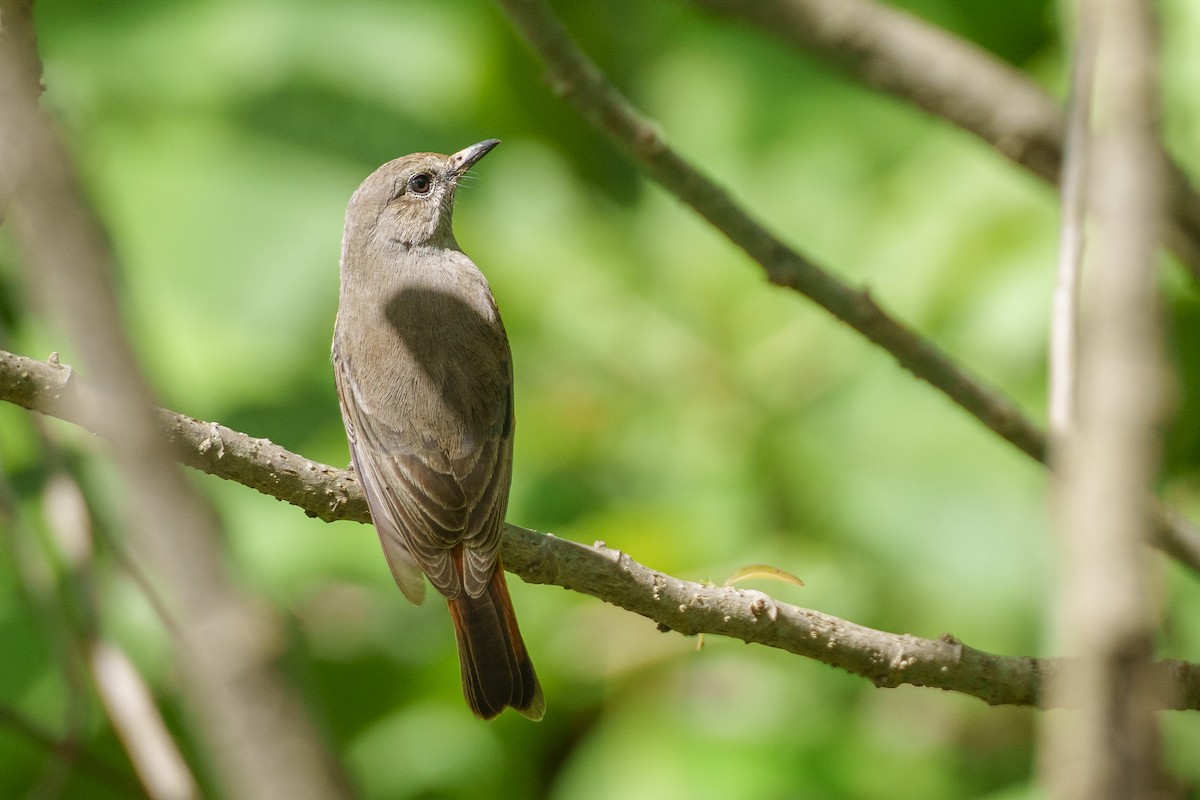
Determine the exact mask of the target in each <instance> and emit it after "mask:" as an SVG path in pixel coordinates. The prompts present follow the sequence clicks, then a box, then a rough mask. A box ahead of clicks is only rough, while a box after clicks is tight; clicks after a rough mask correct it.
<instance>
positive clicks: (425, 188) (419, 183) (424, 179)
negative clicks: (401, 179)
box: [408, 172, 433, 194]
mask: <svg viewBox="0 0 1200 800" xmlns="http://www.w3.org/2000/svg"><path fill="white" fill-rule="evenodd" d="M432 187H433V179H432V178H430V177H429V176H428V175H427V174H425V173H424V172H421V173H418V174H416V175H413V176H412V177H411V178H409V179H408V188H409V191H411V192H414V193H416V194H428V192H429V190H430V188H432Z"/></svg>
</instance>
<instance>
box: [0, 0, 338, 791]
mask: <svg viewBox="0 0 1200 800" xmlns="http://www.w3.org/2000/svg"><path fill="white" fill-rule="evenodd" d="M11 5H12V3H6V4H5V6H4V7H0V21H2V23H3V24H4V25H5V26H10V25H20V24H21V23H22V22H24V23H26V24H27V23H28V20H27V19H24V18H23V17H22V16H21V15H20V14H16V15H11V16H10V15H9V14H8V13H7V8H8V6H11ZM23 36H27V37H28V38H29V39H30V40H32V36H33V34H32V30H31V29H30V30H27V31H25V33H24V34H18V35H17V36H16V39H17V40H18V41H20V40H22V37H23ZM22 54H23V51H22V50H21V49H20V48H6V47H0V201H7V202H9V203H10V205H9V207H8V209H6V211H7V221H8V224H9V225H10V229H11V231H12V233H13V238H14V241H15V242H16V243H17V245H18V251H19V252H20V254H21V256H22V262H23V266H24V267H25V275H26V276H27V278H28V282H29V287H30V294H31V296H33V297H34V298H35V301H37V302H40V303H41V307H42V308H44V309H46V310H47V311H48V312H49V314H50V315H51V317H52V318H53V319H54V320H55V321H57V322H58V323H59V324H60V325H61V326H62V328H63V329H65V330H66V331H67V333H68V335H69V337H70V338H71V340H72V341H73V343H74V344H75V346H76V347H77V349H78V351H79V353H80V356H81V358H82V359H83V360H84V361H85V362H86V363H88V364H89V365H90V366H91V368H92V369H93V370H94V371H95V375H96V378H95V380H96V386H97V391H96V392H95V393H94V395H93V398H92V399H93V401H94V402H91V403H89V404H88V405H86V406H79V405H77V406H75V410H76V411H78V412H79V413H81V414H83V415H84V418H85V419H86V421H87V424H88V425H89V427H92V429H94V430H96V431H97V432H99V433H101V434H102V435H103V436H105V437H106V438H107V439H109V441H110V443H111V445H112V447H111V455H112V461H113V464H114V466H115V471H116V474H117V475H118V476H119V478H120V480H121V482H122V488H123V490H124V491H123V498H122V499H123V500H124V501H125V502H124V503H123V509H122V510H123V511H124V512H125V513H124V519H123V522H124V523H125V525H124V526H123V528H124V533H125V535H126V536H127V537H128V541H129V542H130V550H131V552H132V553H133V555H134V556H135V558H137V559H139V560H140V561H141V563H142V564H143V565H144V567H145V572H146V574H148V575H150V576H151V577H152V579H153V580H155V581H156V582H157V585H158V586H159V587H160V588H161V592H160V594H161V596H162V598H163V600H164V604H165V605H166V606H167V607H168V612H169V614H170V615H171V618H172V620H173V621H174V622H175V623H176V624H175V626H174V628H173V631H172V632H173V633H174V634H175V635H176V644H177V645H178V648H177V652H176V654H175V655H176V658H177V661H176V663H177V666H178V669H179V676H180V678H181V686H182V690H183V692H182V694H183V698H184V700H185V701H186V703H187V705H188V710H189V712H190V715H189V717H188V721H189V722H191V723H192V724H193V725H194V727H195V730H196V731H197V733H198V734H199V735H200V739H201V741H202V742H203V743H204V744H206V745H207V754H208V755H209V756H211V757H212V765H213V767H214V770H215V775H216V776H217V778H218V780H219V781H221V782H222V784H223V787H224V790H225V793H226V794H227V795H228V796H229V797H231V798H255V800H259V799H260V798H262V799H265V798H283V797H286V798H289V800H295V799H296V798H321V799H322V800H326V799H327V798H339V797H348V796H349V791H348V790H347V789H346V787H345V786H344V780H343V779H342V777H341V773H340V769H339V768H338V766H337V765H336V764H335V763H334V762H333V759H332V758H331V757H330V756H329V752H328V749H327V748H326V747H325V745H324V742H323V741H322V740H321V737H320V735H319V732H318V731H317V730H316V728H315V727H314V726H313V725H312V723H311V721H310V720H309V719H308V717H307V711H306V709H305V708H304V707H303V704H302V702H301V700H300V698H299V696H298V695H297V694H296V692H295V691H294V690H293V689H292V687H291V686H290V685H289V684H288V682H287V679H286V678H285V676H284V674H283V673H282V671H281V670H279V668H278V665H277V663H276V659H277V657H278V643H279V641H280V639H281V637H280V635H279V630H280V629H279V622H278V620H277V619H275V618H273V617H271V616H270V615H269V614H267V613H265V612H264V611H263V610H262V609H261V608H260V607H259V606H257V605H256V604H255V603H253V601H252V600H251V598H249V597H248V596H247V595H245V594H244V593H243V592H241V591H240V590H239V589H238V588H237V587H236V586H235V585H234V583H233V582H232V581H231V580H230V579H229V578H228V576H227V574H226V572H225V569H224V564H223V561H222V558H221V551H220V542H221V537H220V531H219V527H218V525H217V522H216V520H215V518H214V516H213V515H212V514H211V509H210V508H209V507H208V506H207V505H206V504H205V503H204V502H203V500H202V499H201V498H199V497H198V496H196V494H195V492H194V490H193V488H192V487H191V486H190V485H189V484H188V482H187V480H186V479H185V476H184V475H183V474H182V471H181V470H180V469H178V467H177V466H176V464H175V463H174V461H175V460H176V459H175V457H174V454H173V452H172V450H171V448H170V447H169V445H168V444H167V442H165V441H164V438H163V436H162V435H161V431H160V427H159V424H158V420H157V419H156V418H155V417H154V416H153V403H152V393H151V391H150V388H149V386H148V384H147V383H146V381H145V378H144V376H143V375H142V372H141V369H140V368H139V366H138V364H137V361H136V359H135V357H134V355H133V352H132V349H131V347H130V346H129V343H128V341H127V340H126V339H125V337H124V334H123V331H122V329H121V323H120V314H119V311H118V303H117V300H116V296H115V294H114V292H113V290H112V285H111V281H110V276H111V266H112V262H113V259H112V254H111V252H110V251H109V248H108V245H107V239H106V235H105V232H104V230H103V229H102V227H101V225H100V224H99V221H98V220H97V219H96V218H95V217H94V216H93V215H92V214H91V213H90V211H89V210H88V208H87V206H86V205H85V203H84V201H83V199H82V192H81V189H80V186H79V184H78V181H77V179H76V176H75V174H74V172H73V170H72V168H71V164H70V162H69V159H68V157H67V155H66V152H65V148H64V147H63V144H62V142H61V140H60V139H59V137H58V135H57V132H56V131H55V130H54V129H53V128H52V127H51V125H50V124H49V123H48V122H47V121H46V120H45V119H44V118H43V117H42V115H41V114H40V113H39V111H38V109H37V97H36V96H37V88H38V87H37V85H36V83H35V82H34V77H35V75H34V73H35V70H34V69H33V68H32V65H31V64H29V63H27V60H26V61H21V60H20V58H19V57H20V56H21V55H22ZM24 54H25V55H28V54H27V53H24ZM168 531H169V532H170V535H169V536H167V535H166V532H168ZM184 788H185V790H186V788H187V787H184Z"/></svg>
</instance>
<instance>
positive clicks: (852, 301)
mask: <svg viewBox="0 0 1200 800" xmlns="http://www.w3.org/2000/svg"><path fill="white" fill-rule="evenodd" d="M497 2H498V4H499V5H500V6H501V7H502V8H503V9H504V11H505V13H506V14H508V16H509V18H510V20H511V21H512V23H513V25H514V26H515V27H516V28H517V30H518V31H519V32H520V33H521V35H522V36H524V38H525V40H526V42H527V43H528V44H529V46H530V47H531V48H532V49H533V51H534V52H535V53H536V54H537V56H538V57H539V58H540V59H541V60H542V61H543V62H544V64H545V66H546V69H547V73H548V80H549V82H550V85H551V87H553V89H554V90H555V91H556V92H558V93H559V94H560V95H562V96H563V97H564V98H565V99H566V101H567V102H569V103H570V104H571V105H572V106H574V108H575V110H576V111H578V112H579V113H580V114H581V115H582V116H583V117H584V118H585V119H586V120H588V121H589V122H590V123H591V124H592V125H593V126H595V127H596V128H597V129H598V130H599V131H600V132H602V133H604V134H606V135H607V136H608V137H609V138H610V139H612V140H613V142H614V143H615V144H617V145H618V147H620V149H621V150H622V151H624V152H625V153H626V154H627V155H628V156H629V158H630V159H631V160H632V161H633V162H634V163H635V164H637V165H638V166H640V167H641V168H642V170H644V171H645V172H646V174H647V175H649V176H650V177H651V178H653V179H654V180H655V181H657V182H658V183H659V184H661V185H662V186H663V187H664V188H666V189H667V190H668V191H670V192H671V193H672V194H674V195H675V196H676V197H678V198H679V199H680V200H681V201H683V202H684V203H687V204H688V205H690V206H691V207H692V208H693V209H694V210H695V211H696V212H697V213H698V214H700V216H702V217H703V218H704V219H706V220H708V222H710V223H711V224H712V225H713V227H715V228H716V229H717V230H719V231H720V232H721V233H723V234H724V235H725V236H726V237H727V238H728V239H729V240H730V241H731V242H733V243H734V244H736V245H737V246H738V247H740V248H742V250H744V251H745V252H746V254H747V255H749V256H750V257H751V258H752V259H754V260H755V261H757V262H758V263H759V265H761V266H762V268H763V269H764V270H765V271H766V274H767V278H768V279H769V280H770V281H771V282H772V283H775V284H778V285H780V286H785V287H787V288H789V289H793V290H795V291H798V292H800V293H801V294H804V295H805V296H807V297H808V298H809V299H811V300H812V301H814V302H815V303H817V304H818V305H819V306H821V307H822V308H824V309H825V310H827V311H828V312H829V313H831V314H833V315H834V316H835V317H837V318H838V319H840V320H841V321H843V322H845V323H846V324H847V325H849V326H850V327H852V328H853V329H855V330H856V331H858V332H859V333H861V334H862V335H863V336H865V337H866V338H867V339H868V340H869V341H871V342H873V343H875V344H877V345H879V346H880V347H882V348H883V349H885V350H887V351H888V352H889V353H891V354H892V356H893V357H894V358H895V359H896V361H897V362H899V364H900V365H901V366H902V367H904V368H905V369H907V370H909V371H910V372H912V374H913V375H915V376H917V377H918V378H920V379H922V380H924V381H926V382H927V383H929V384H930V385H931V386H933V387H934V388H935V389H938V390H939V391H941V392H942V393H943V394H945V395H946V396H947V397H949V398H950V399H951V400H953V401H954V402H955V403H957V404H958V405H959V406H961V407H962V408H963V409H964V410H966V411H967V412H968V413H970V414H971V415H972V416H974V417H975V418H976V419H978V420H979V421H980V422H982V423H983V424H984V425H986V426H987V427H988V428H989V429H990V430H991V431H993V432H994V433H996V434H998V435H999V436H1001V437H1002V438H1004V439H1005V440H1006V441H1008V442H1010V443H1011V444H1013V445H1015V446H1016V447H1017V448H1018V449H1020V450H1021V452H1023V453H1025V454H1027V455H1029V456H1030V457H1031V458H1034V459H1036V460H1037V461H1040V462H1042V463H1045V460H1046V434H1045V432H1044V431H1042V430H1041V429H1040V428H1039V427H1038V426H1037V425H1035V424H1034V423H1033V422H1031V421H1030V420H1029V419H1028V418H1027V417H1026V416H1025V415H1024V414H1023V413H1022V412H1021V410H1020V409H1019V408H1017V406H1016V405H1015V404H1014V403H1013V402H1012V401H1011V400H1009V399H1008V398H1007V397H1005V396H1004V395H1002V394H1000V393H999V392H997V391H996V390H995V389H993V388H991V387H989V386H986V385H984V384H983V383H981V382H980V381H979V380H977V379H976V378H975V377H973V376H972V375H970V374H969V373H967V372H966V371H965V370H963V369H962V368H961V367H959V366H958V364H956V363H955V362H954V361H953V360H952V359H951V358H950V357H949V356H947V355H946V354H945V353H944V352H942V351H941V349H939V348H938V347H937V345H935V344H933V343H932V342H930V341H929V340H928V339H925V338H923V337H921V336H920V335H918V334H917V333H915V332H913V331H912V330H910V329H909V328H907V327H906V326H905V325H904V324H903V323H901V322H899V321H898V320H896V319H895V318H894V317H892V316H890V315H889V314H888V313H887V312H885V311H884V310H883V309H882V308H880V306H879V305H878V304H877V303H876V302H875V300H874V299H873V298H872V297H871V295H870V293H869V292H867V291H866V290H862V289H855V288H852V287H850V286H848V285H846V284H845V283H843V282H842V281H840V280H839V279H838V278H836V277H834V276H833V275H831V274H830V273H828V272H826V271H825V270H824V269H822V268H821V267H819V266H817V265H816V264H815V263H814V262H812V261H811V260H809V259H808V258H806V257H805V256H803V255H801V254H800V253H799V252H797V251H796V250H794V249H792V248H790V247H788V246H787V245H786V244H784V243H783V242H782V241H780V240H779V239H778V238H777V237H776V236H775V235H774V234H772V233H771V232H770V231H768V230H767V229H766V228H764V227H763V226H762V225H761V224H759V222H758V221H757V220H755V219H754V218H752V217H751V216H750V215H749V214H748V213H747V212H746V211H744V210H743V209H742V208H741V207H740V206H738V205H737V204H736V203H734V201H733V200H732V199H731V198H730V197H729V195H728V194H727V193H726V192H725V191H724V189H722V188H721V187H720V186H718V185H717V184H716V183H714V182H713V181H712V180H711V179H710V178H708V177H707V176H705V175H704V174H702V173H701V172H699V171H698V170H696V169H695V168H693V167H692V166H691V165H690V164H688V163H687V162H686V161H684V160H683V158H682V157H681V156H679V154H677V153H676V152H675V151H674V150H672V149H671V148H670V147H669V146H668V145H667V143H666V141H665V140H664V138H663V136H662V134H661V133H660V132H659V131H658V129H657V128H656V127H655V126H654V124H653V123H652V122H651V121H650V120H648V119H646V118H645V117H643V116H642V115H641V114H640V113H639V112H638V111H637V109H635V108H634V107H633V105H632V104H631V103H630V102H629V101H628V100H627V99H626V98H625V97H624V96H623V95H621V93H620V92H619V91H618V90H617V89H616V87H614V86H613V85H612V84H611V83H610V82H609V81H608V79H607V78H606V77H605V76H604V74H603V73H602V72H601V71H600V69H599V68H598V67H597V66H596V65H595V64H593V63H592V62H591V61H590V60H589V59H588V58H587V56H585V55H584V54H583V53H582V52H581V51H580V49H579V47H578V46H577V45H576V44H575V42H574V41H572V40H571V37H570V34H568V33H567V31H566V29H565V28H564V27H563V26H562V23H561V22H559V20H558V19H557V18H556V17H555V16H554V14H553V13H552V12H551V11H550V9H549V7H548V6H547V5H546V4H545V2H543V0H497ZM1154 514H1155V522H1156V524H1155V536H1154V539H1153V542H1154V544H1155V545H1156V546H1158V547H1160V548H1161V549H1162V550H1164V551H1165V552H1167V553H1168V554H1170V555H1172V556H1173V557H1175V558H1177V559H1179V560H1180V561H1182V562H1183V563H1185V564H1187V565H1188V566H1190V567H1191V568H1192V569H1193V570H1197V571H1200V532H1198V531H1197V530H1196V529H1195V528H1194V527H1193V526H1192V525H1191V524H1190V523H1188V522H1187V521H1186V520H1184V519H1183V518H1182V517H1181V516H1179V515H1178V514H1176V513H1174V512H1172V511H1170V510H1169V509H1166V508H1163V507H1161V506H1157V505H1156V506H1155V509H1154Z"/></svg>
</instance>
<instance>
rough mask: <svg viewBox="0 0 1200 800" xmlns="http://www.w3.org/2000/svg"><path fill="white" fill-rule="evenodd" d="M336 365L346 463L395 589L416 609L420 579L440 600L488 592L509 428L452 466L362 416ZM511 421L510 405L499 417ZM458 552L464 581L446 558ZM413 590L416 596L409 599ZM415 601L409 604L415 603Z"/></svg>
mask: <svg viewBox="0 0 1200 800" xmlns="http://www.w3.org/2000/svg"><path fill="white" fill-rule="evenodd" d="M349 370H350V365H349V362H348V361H347V360H346V359H344V358H343V359H341V363H339V364H338V365H337V368H336V370H335V372H336V375H337V386H338V397H339V400H340V401H341V406H342V415H343V419H344V421H345V423H346V432H347V437H348V439H349V441H350V451H351V458H352V459H353V462H354V466H355V469H356V470H357V472H358V474H359V476H360V479H361V480H362V482H363V488H364V490H365V493H366V496H367V503H368V505H369V506H370V508H371V516H372V518H373V519H374V522H375V527H376V530H377V531H378V533H379V538H380V541H381V542H382V544H383V549H384V553H385V554H386V556H387V559H388V564H389V566H391V569H392V574H393V576H394V577H395V578H396V583H397V585H399V587H400V589H401V591H403V592H404V594H405V596H406V597H408V598H409V599H410V600H412V601H413V602H420V600H421V599H422V597H423V595H424V584H423V583H422V582H421V580H420V574H419V573H415V574H414V570H419V571H421V572H424V573H425V574H426V575H428V576H429V580H430V582H431V583H433V585H434V586H435V587H436V588H437V589H438V591H440V592H441V593H442V594H444V595H447V596H451V597H452V596H454V595H456V594H457V593H458V591H459V590H460V588H465V589H466V591H467V593H468V594H469V595H470V596H472V597H477V596H479V595H480V594H481V593H482V592H484V591H485V590H486V589H487V586H488V583H489V581H490V580H491V576H492V571H493V570H494V569H495V566H496V560H497V556H498V553H499V549H500V535H501V532H502V531H503V528H504V512H505V507H506V506H507V501H508V486H509V481H510V479H511V452H512V425H511V422H506V423H504V424H502V425H501V426H500V429H499V430H498V431H497V433H496V435H494V436H489V437H486V438H483V439H482V440H479V441H476V442H475V443H474V447H473V448H472V450H471V452H469V453H467V454H466V455H461V456H459V457H457V458H450V457H449V456H448V455H447V454H446V453H445V452H444V451H443V450H442V449H440V448H439V447H438V446H437V443H436V442H434V443H430V442H423V441H420V440H415V439H416V437H414V436H413V435H412V434H409V433H407V432H406V431H400V430H397V429H395V428H393V427H392V426H389V425H387V424H384V423H381V422H380V421H379V420H378V419H377V418H376V417H374V416H373V415H371V414H370V413H368V412H367V411H366V410H365V409H364V407H363V403H362V402H361V399H360V398H359V396H358V394H357V392H356V391H355V390H354V382H353V381H352V380H350V375H349ZM505 413H507V414H509V415H511V413H512V411H511V403H510V404H509V405H508V408H506V409H505ZM460 543H461V544H463V545H464V547H463V550H464V552H465V558H464V559H463V561H462V564H463V574H462V575H460V574H459V573H458V571H457V570H455V565H454V561H453V559H452V558H451V554H450V551H451V550H452V549H453V548H454V547H455V546H456V545H458V544H460ZM414 584H416V585H419V586H420V589H419V590H417V591H414ZM414 595H415V597H414Z"/></svg>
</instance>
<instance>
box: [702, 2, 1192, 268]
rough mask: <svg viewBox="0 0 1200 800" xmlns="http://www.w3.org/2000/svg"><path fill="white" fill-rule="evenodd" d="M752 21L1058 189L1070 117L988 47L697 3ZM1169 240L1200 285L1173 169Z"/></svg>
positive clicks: (772, 9)
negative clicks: (953, 127)
mask: <svg viewBox="0 0 1200 800" xmlns="http://www.w3.org/2000/svg"><path fill="white" fill-rule="evenodd" d="M692 2H693V3H694V4H695V5H697V6H701V7H704V8H708V9H711V10H713V11H717V12H719V13H721V14H724V15H726V16H728V17H732V18H737V19H741V20H744V21H746V22H749V23H751V24H753V25H755V26H756V27H758V28H760V29H762V30H764V31H766V32H767V33H768V34H770V35H771V36H775V37H778V38H781V39H783V40H784V41H787V42H789V43H790V44H792V45H795V46H796V47H798V48H800V49H801V50H803V51H804V52H806V53H811V54H813V55H815V56H817V57H819V58H822V59H824V60H825V61H827V62H828V63H830V64H832V65H834V66H836V67H838V68H839V69H841V70H843V71H844V72H845V73H847V74H848V75H850V76H852V77H853V78H854V79H855V80H857V81H860V82H861V83H863V84H864V85H865V86H869V87H871V88H873V89H876V90H878V91H880V92H884V93H886V94H890V95H893V96H895V97H898V98H900V99H902V100H904V101H905V102H908V103H912V104H913V105H916V106H918V107H919V108H922V109H924V110H926V111H928V112H929V113H931V114H934V115H936V116H938V117H941V118H942V119H945V120H948V121H949V122H952V123H953V124H955V125H957V126H959V127H960V128H962V129H963V130H965V131H968V132H970V133H972V134H974V135H976V136H978V137H979V138H980V139H982V140H983V141H985V142H987V143H988V144H990V145H991V146H992V147H994V148H995V149H996V150H997V152H999V153H1000V154H1002V155H1004V156H1005V157H1006V158H1008V159H1010V160H1011V161H1013V163H1015V164H1019V165H1020V166H1022V167H1025V168H1027V169H1028V170H1029V171H1030V172H1032V173H1033V174H1034V175H1037V176H1038V177H1040V178H1042V179H1043V180H1045V181H1047V182H1049V183H1051V184H1057V183H1059V180H1060V178H1059V174H1060V170H1061V169H1062V167H1063V153H1064V145H1063V131H1064V129H1065V127H1066V126H1065V124H1064V114H1063V112H1062V109H1060V108H1059V106H1058V104H1057V103H1056V102H1055V100H1054V99H1053V98H1052V97H1051V96H1050V95H1049V94H1047V93H1046V91H1045V90H1043V89H1042V88H1041V87H1039V86H1037V85H1036V84H1035V83H1034V82H1033V81H1031V80H1030V79H1029V78H1028V77H1027V76H1025V75H1024V74H1022V73H1021V72H1020V71H1018V70H1016V69H1014V68H1013V67H1011V66H1010V65H1008V64H1007V63H1005V62H1003V61H1001V60H1000V59H999V58H997V57H995V56H994V55H992V54H991V53H988V52H987V51H986V50H984V49H983V48H981V47H979V46H978V45H975V44H974V43H972V42H969V41H966V40H965V39H961V38H959V37H957V36H955V35H953V34H951V33H949V32H948V31H944V30H942V29H941V28H938V27H936V26H934V25H931V24H929V23H927V22H924V21H923V20H921V19H919V18H917V17H915V16H913V15H911V14H909V13H906V12H904V11H901V10H899V9H895V8H891V7H890V6H887V5H884V4H882V3H878V2H874V0H692ZM1164 179H1165V180H1166V181H1167V186H1168V187H1169V192H1168V194H1169V197H1168V200H1169V202H1168V206H1167V212H1168V213H1167V214H1166V215H1165V217H1164V222H1163V228H1164V231H1163V235H1164V237H1165V239H1166V243H1167V246H1168V247H1170V248H1171V250H1172V251H1173V252H1174V253H1175V255H1177V256H1178V257H1179V259H1180V261H1182V262H1183V263H1184V264H1185V265H1186V266H1187V267H1188V269H1189V270H1191V272H1192V273H1193V275H1196V276H1197V277H1200V195H1198V194H1197V192H1196V190H1195V188H1193V186H1192V184H1191V182H1190V181H1189V179H1188V177H1187V175H1186V174H1185V173H1184V172H1183V170H1182V169H1181V168H1179V167H1178V166H1176V165H1175V164H1167V166H1166V173H1165V175H1164Z"/></svg>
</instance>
